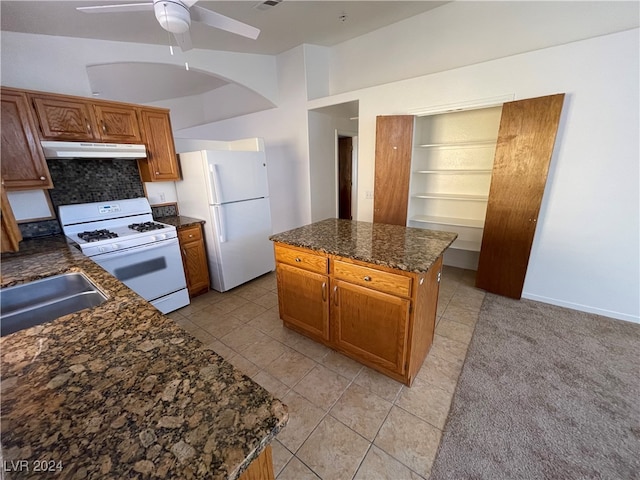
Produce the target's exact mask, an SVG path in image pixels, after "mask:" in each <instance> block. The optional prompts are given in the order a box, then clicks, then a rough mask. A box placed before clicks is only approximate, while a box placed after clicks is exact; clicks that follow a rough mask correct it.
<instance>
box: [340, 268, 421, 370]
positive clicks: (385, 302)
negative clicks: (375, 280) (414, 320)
mask: <svg viewBox="0 0 640 480" xmlns="http://www.w3.org/2000/svg"><path fill="white" fill-rule="evenodd" d="M333 296H334V298H333V303H332V306H331V319H332V320H331V321H332V324H331V332H332V343H333V344H334V345H335V347H337V348H338V349H339V350H341V351H342V352H344V353H346V354H347V355H349V356H355V358H357V359H359V360H361V361H363V362H366V363H368V364H373V365H375V366H377V367H379V368H380V369H383V370H386V371H388V372H389V373H391V374H394V373H395V374H398V375H401V376H402V375H403V374H404V371H405V366H406V365H405V364H406V360H405V359H406V353H407V336H408V329H409V312H410V307H411V302H410V300H408V299H406V298H400V297H396V296H394V295H389V294H387V293H382V292H376V291H375V290H371V289H369V288H365V287H361V286H358V285H353V284H351V283H347V282H343V281H340V280H335V281H334V284H333Z"/></svg>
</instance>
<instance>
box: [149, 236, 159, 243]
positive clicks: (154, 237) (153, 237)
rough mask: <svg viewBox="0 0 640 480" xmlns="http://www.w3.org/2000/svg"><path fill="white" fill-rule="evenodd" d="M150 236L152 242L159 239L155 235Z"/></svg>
mask: <svg viewBox="0 0 640 480" xmlns="http://www.w3.org/2000/svg"><path fill="white" fill-rule="evenodd" d="M150 238H151V241H152V242H157V241H158V239H157V237H156V236H155V235H151V237H150Z"/></svg>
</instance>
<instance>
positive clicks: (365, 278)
mask: <svg viewBox="0 0 640 480" xmlns="http://www.w3.org/2000/svg"><path fill="white" fill-rule="evenodd" d="M363 280H364V281H365V282H370V281H371V277H370V276H369V275H367V276H366V277H364V278H363Z"/></svg>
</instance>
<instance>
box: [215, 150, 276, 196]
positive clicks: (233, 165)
mask: <svg viewBox="0 0 640 480" xmlns="http://www.w3.org/2000/svg"><path fill="white" fill-rule="evenodd" d="M206 156H207V163H208V167H209V177H210V182H209V183H210V186H211V190H212V191H211V196H210V199H209V200H210V201H209V203H210V204H211V205H219V204H222V203H230V202H238V201H242V200H249V199H253V198H262V197H268V196H269V185H268V183H267V161H266V157H265V154H264V152H231V151H229V152H227V151H207V152H206Z"/></svg>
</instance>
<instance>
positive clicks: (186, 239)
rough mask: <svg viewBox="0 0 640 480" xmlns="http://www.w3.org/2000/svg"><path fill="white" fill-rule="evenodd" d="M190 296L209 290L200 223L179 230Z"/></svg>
mask: <svg viewBox="0 0 640 480" xmlns="http://www.w3.org/2000/svg"><path fill="white" fill-rule="evenodd" d="M178 237H179V240H180V250H181V251H182V263H183V265H184V271H185V277H186V279H187V289H188V290H189V296H190V297H194V296H196V295H199V294H201V293H206V292H208V291H209V267H208V265H207V253H206V250H205V248H204V240H203V238H202V229H201V227H200V225H196V226H193V227H187V228H183V229H180V230H179V231H178Z"/></svg>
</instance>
